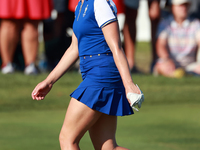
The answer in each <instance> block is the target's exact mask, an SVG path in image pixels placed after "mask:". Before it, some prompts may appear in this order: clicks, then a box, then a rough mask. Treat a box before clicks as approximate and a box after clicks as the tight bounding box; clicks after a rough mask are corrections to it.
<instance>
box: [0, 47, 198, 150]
mask: <svg viewBox="0 0 200 150" xmlns="http://www.w3.org/2000/svg"><path fill="white" fill-rule="evenodd" d="M137 47H138V49H139V50H138V51H137V53H136V63H137V65H138V68H139V69H140V70H142V71H143V72H144V73H145V74H142V75H138V74H137V75H133V81H134V82H135V83H136V84H138V85H139V87H140V88H141V90H142V91H143V93H144V95H145V101H144V103H143V105H142V108H141V109H140V111H139V112H135V114H134V115H131V116H126V117H119V118H118V128H117V134H116V138H117V141H118V144H119V145H122V146H124V147H127V148H129V149H130V150H199V149H200V119H199V115H200V109H199V108H200V92H199V91H200V78H198V77H184V78H181V79H170V78H165V77H161V76H159V77H154V76H153V75H150V74H148V72H149V66H150V62H151V61H150V60H151V57H150V51H149V44H148V43H139V44H138V46H137ZM46 76H47V73H44V74H40V75H38V76H26V75H24V74H23V73H21V72H17V73H15V74H10V75H3V74H1V73H0V150H59V149H60V147H59V140H58V136H59V132H60V129H61V127H62V123H63V120H64V117H65V112H66V109H67V106H68V103H69V100H70V97H69V94H70V93H71V92H73V90H74V89H75V88H76V87H77V86H78V85H79V83H80V82H81V75H80V74H79V73H77V72H69V73H67V74H65V75H64V76H63V77H62V78H61V79H60V80H59V81H58V82H57V83H56V84H55V85H54V86H53V88H52V90H51V92H50V93H49V94H48V95H47V97H46V98H45V100H43V101H33V100H32V99H31V92H32V90H33V88H34V87H35V86H36V84H37V83H38V82H40V81H42V80H43V79H45V77H46ZM80 147H81V150H94V148H93V146H92V143H91V141H90V138H89V135H88V133H86V134H85V136H84V137H83V139H82V140H81V143H80Z"/></svg>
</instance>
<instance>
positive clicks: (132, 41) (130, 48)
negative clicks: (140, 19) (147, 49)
mask: <svg viewBox="0 0 200 150" xmlns="http://www.w3.org/2000/svg"><path fill="white" fill-rule="evenodd" d="M124 3H125V16H126V19H125V25H124V47H125V54H126V57H127V59H128V63H129V66H130V68H131V71H132V73H137V72H138V70H137V68H136V65H135V45H136V18H137V12H138V7H139V0H124ZM159 3H160V0H148V7H149V17H150V21H151V43H152V59H153V60H152V66H151V68H153V66H154V62H155V61H156V58H157V56H156V48H155V43H156V30H157V25H158V23H159V18H160V7H159Z"/></svg>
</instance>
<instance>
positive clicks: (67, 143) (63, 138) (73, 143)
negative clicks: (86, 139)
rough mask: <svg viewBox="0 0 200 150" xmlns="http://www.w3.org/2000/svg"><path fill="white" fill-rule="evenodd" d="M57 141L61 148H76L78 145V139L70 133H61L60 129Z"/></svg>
mask: <svg viewBox="0 0 200 150" xmlns="http://www.w3.org/2000/svg"><path fill="white" fill-rule="evenodd" d="M59 142H60V147H61V149H71V148H74V147H76V148H77V147H78V145H79V141H78V140H75V139H74V138H73V137H71V136H70V134H66V133H63V132H62V131H61V132H60V134H59Z"/></svg>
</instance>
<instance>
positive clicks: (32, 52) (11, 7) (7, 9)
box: [0, 0, 52, 75]
mask: <svg viewBox="0 0 200 150" xmlns="http://www.w3.org/2000/svg"><path fill="white" fill-rule="evenodd" d="M51 9H52V2H51V0H0V18H1V19H2V20H1V28H0V38H1V44H0V45H1V58H2V68H1V72H2V73H3V74H8V73H13V72H14V71H15V69H14V66H13V57H14V54H15V50H16V46H17V43H18V41H19V39H21V44H22V51H23V55H24V63H25V69H24V73H25V74H27V75H29V74H37V73H38V70H37V69H36V66H35V61H36V58H37V52H38V24H39V22H40V21H41V20H43V19H46V18H49V16H50V13H51ZM20 33H21V34H20Z"/></svg>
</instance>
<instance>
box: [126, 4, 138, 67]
mask: <svg viewBox="0 0 200 150" xmlns="http://www.w3.org/2000/svg"><path fill="white" fill-rule="evenodd" d="M125 16H126V19H125V24H124V29H123V33H124V47H125V54H126V57H127V60H128V63H129V67H130V69H131V70H132V69H133V67H134V65H135V45H136V17H137V10H136V9H132V8H129V7H126V8H125Z"/></svg>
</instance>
